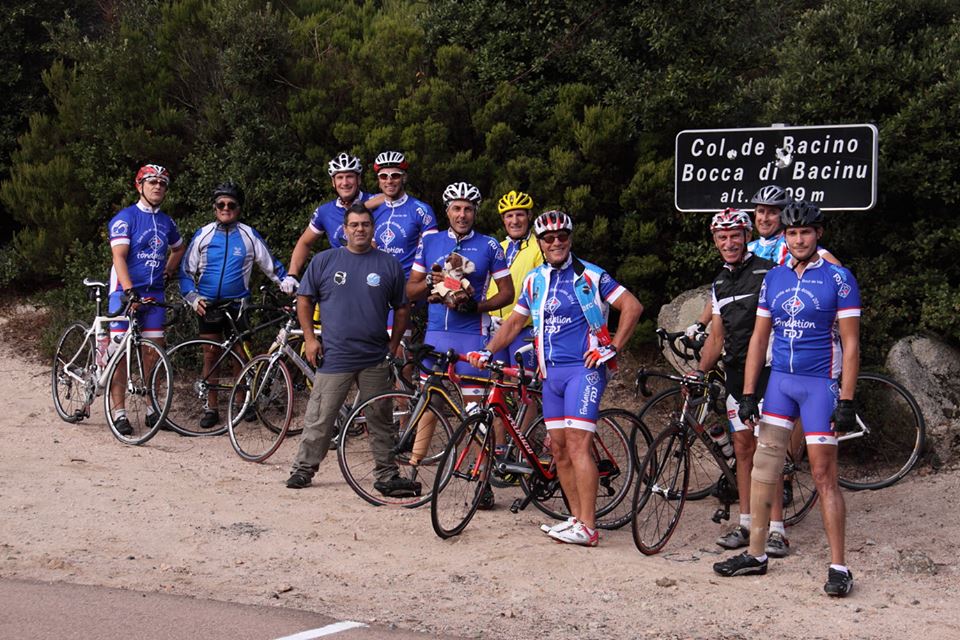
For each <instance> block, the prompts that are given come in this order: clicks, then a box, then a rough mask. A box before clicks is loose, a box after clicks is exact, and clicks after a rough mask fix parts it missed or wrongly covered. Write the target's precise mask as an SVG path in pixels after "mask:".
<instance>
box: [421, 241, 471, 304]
mask: <svg viewBox="0 0 960 640" xmlns="http://www.w3.org/2000/svg"><path fill="white" fill-rule="evenodd" d="M476 268H477V266H476V265H475V264H473V261H471V260H470V259H468V258H464V257H463V256H462V255H460V254H459V253H451V254H450V255H449V256H447V259H446V260H444V262H443V266H442V267H441V266H440V265H439V264H435V265H433V271H434V272H435V273H437V272H439V273H441V274H442V275H443V279H442V280H440V281H439V282H437V283H435V284H434V285H433V287H432V288H431V290H430V296H429V297H428V298H427V302H433V303H440V304H444V305H446V306H448V307H450V308H451V309H456V308H457V307H459V306H460V305H462V304H463V303H465V302H467V301H468V300H469V299H471V298H472V297H473V286H472V285H471V284H470V281H469V280H467V278H466V276H467V275H469V274H471V273H473V272H474V271H475V270H476Z"/></svg>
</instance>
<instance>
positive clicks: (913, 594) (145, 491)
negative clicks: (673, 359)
mask: <svg viewBox="0 0 960 640" xmlns="http://www.w3.org/2000/svg"><path fill="white" fill-rule="evenodd" d="M0 393H2V397H3V398H5V399H6V403H5V407H4V409H3V411H2V413H0V513H2V514H3V516H2V525H0V576H2V577H5V578H20V579H35V580H43V581H50V582H64V583H76V584H93V585H104V586H109V587H119V588H123V589H131V590H137V591H147V592H152V591H162V592H170V593H178V594H182V595H189V596H195V597H200V598H213V599H217V600H225V601H231V602H240V603H252V604H274V605H277V606H288V607H295V608H301V609H311V610H323V611H324V612H325V613H328V614H330V615H337V616H342V617H343V618H345V619H351V620H358V621H365V622H369V621H376V622H377V623H379V624H387V625H395V626H397V627H400V628H406V629H411V630H421V631H427V632H430V631H443V632H445V633H449V634H452V635H457V636H462V637H467V638H470V637H481V636H482V637H485V638H550V639H551V640H560V639H563V638H578V639H579V638H754V637H765V638H783V639H791V638H804V639H811V638H897V639H898V640H906V639H909V638H924V639H933V638H957V637H960V607H958V606H957V602H960V598H958V591H960V571H958V561H957V554H956V549H957V548H958V544H960V504H958V503H960V475H958V474H957V472H956V471H953V472H940V473H937V474H930V473H913V474H911V475H910V476H909V477H908V478H907V479H905V480H904V481H902V482H901V483H899V484H898V485H896V486H894V487H892V488H889V489H886V490H883V491H879V492H867V493H847V494H846V498H847V511H848V525H847V545H848V563H849V565H850V566H851V568H852V570H853V572H854V575H855V578H856V586H855V590H854V592H853V594H852V595H851V596H850V597H849V598H847V599H844V600H834V599H829V598H828V597H827V596H826V595H824V593H823V591H822V586H823V581H824V579H825V577H826V570H827V563H828V562H829V557H828V553H827V549H826V544H825V540H824V536H823V532H822V527H821V524H820V517H819V514H818V513H814V514H813V515H811V516H810V517H808V518H807V519H806V520H805V521H804V522H802V523H801V524H800V525H799V526H797V527H795V528H793V529H791V530H789V531H788V536H789V538H790V541H791V543H792V547H793V549H794V553H793V554H792V555H791V556H790V557H789V558H787V559H785V560H780V561H772V563H771V568H770V572H769V574H768V575H766V576H764V577H748V578H735V579H721V578H718V577H717V576H715V575H714V574H713V572H712V571H711V564H712V563H713V562H714V561H716V560H717V559H718V558H720V557H722V556H721V554H720V553H719V548H718V547H716V546H715V545H714V543H713V541H714V539H715V538H716V536H717V534H718V532H719V530H720V527H719V526H718V525H715V524H713V523H712V522H711V521H710V514H711V513H712V511H713V509H714V506H715V505H714V504H713V503H712V502H711V500H705V501H702V502H699V503H688V508H687V510H685V512H684V516H683V519H682V522H681V526H680V529H679V531H678V533H677V534H675V535H674V537H673V539H672V540H671V541H670V543H669V545H668V546H667V548H666V550H665V552H664V553H662V554H661V555H659V556H656V557H644V556H642V555H640V554H639V553H638V552H637V550H636V549H635V548H634V545H633V542H632V538H631V536H630V531H629V526H628V527H627V528H625V529H622V530H619V531H612V532H605V533H604V534H603V538H602V540H601V544H600V546H599V547H597V548H594V549H585V548H577V547H571V546H566V545H560V544H555V543H554V542H552V541H551V540H550V539H549V538H547V537H546V536H544V535H543V534H541V533H540V532H539V531H538V529H537V525H538V524H539V523H541V522H543V521H544V520H543V517H542V516H541V514H540V513H539V512H538V511H536V510H535V509H533V508H532V507H531V508H530V509H528V510H527V511H524V512H521V513H520V514H519V515H512V514H510V513H509V511H508V510H507V508H506V505H508V504H509V502H510V501H511V499H512V496H510V495H506V494H508V493H509V491H501V492H500V493H499V494H498V507H497V508H496V509H495V510H493V511H491V512H483V513H479V514H478V515H477V517H476V518H475V519H474V520H473V522H471V524H470V526H469V527H468V528H467V530H466V531H465V532H464V534H463V535H461V536H459V537H457V538H454V539H451V540H447V541H443V540H440V539H439V538H437V537H436V536H435V535H434V533H433V531H432V529H431V526H430V517H429V508H428V507H425V508H421V509H417V510H404V509H386V508H374V507H371V506H369V505H368V504H366V503H365V502H363V501H361V500H360V499H359V498H358V497H356V495H355V494H353V492H352V491H351V490H350V488H349V487H348V486H347V485H346V484H345V483H344V482H343V480H342V478H341V475H340V471H339V469H338V467H337V464H336V460H335V456H334V457H330V458H328V459H327V460H326V461H325V463H324V464H323V465H322V468H321V472H320V474H319V475H318V476H317V478H316V479H315V482H314V485H313V486H312V487H310V488H308V489H305V490H302V491H292V490H289V489H286V488H285V487H284V485H283V482H284V480H285V479H286V477H287V475H288V468H289V464H290V462H291V460H292V459H293V454H294V448H295V446H296V443H295V442H288V443H286V444H285V445H284V447H283V448H282V449H281V450H280V451H279V452H278V453H277V454H276V455H275V456H274V457H273V458H271V459H270V460H269V461H268V463H266V464H263V465H256V464H251V463H248V462H244V461H243V460H241V459H240V458H239V457H237V456H236V455H235V454H234V453H233V451H232V449H231V448H230V444H229V442H228V440H227V439H226V438H208V439H189V438H182V437H179V436H177V435H175V434H173V433H166V432H161V433H160V434H158V436H157V437H156V438H154V439H153V440H152V441H150V442H149V443H148V444H147V445H145V446H143V447H128V446H124V445H122V444H120V443H118V442H117V441H116V440H115V439H114V438H113V437H112V436H111V435H110V433H109V430H108V429H107V427H106V423H105V421H104V419H103V415H102V411H103V409H102V403H101V402H99V401H98V402H97V404H95V405H94V412H93V417H92V418H91V419H90V420H89V421H87V422H84V423H82V424H80V425H69V424H66V423H63V422H61V421H60V420H59V419H58V418H57V416H56V413H55V412H54V410H53V407H52V402H51V399H50V381H49V367H45V366H43V365H39V364H36V363H34V362H32V361H28V360H27V359H25V358H24V357H23V356H21V355H18V353H16V352H15V351H14V348H13V346H12V345H11V344H10V343H2V344H0ZM634 408H635V405H634Z"/></svg>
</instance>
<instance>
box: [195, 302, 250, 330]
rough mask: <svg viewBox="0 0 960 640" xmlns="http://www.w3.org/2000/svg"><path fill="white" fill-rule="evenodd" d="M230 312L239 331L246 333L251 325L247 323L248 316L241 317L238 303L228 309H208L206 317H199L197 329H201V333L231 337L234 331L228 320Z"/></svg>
mask: <svg viewBox="0 0 960 640" xmlns="http://www.w3.org/2000/svg"><path fill="white" fill-rule="evenodd" d="M211 306H213V305H211ZM228 311H229V312H230V315H231V316H233V319H234V322H235V323H236V325H237V331H246V330H247V329H249V328H250V324H249V323H248V322H247V314H246V313H244V314H243V315H240V303H239V302H237V303H234V304H231V305H229V306H227V307H220V308H214V309H210V308H208V309H207V312H206V314H205V315H202V316H197V327H198V328H199V329H200V333H201V334H217V335H221V336H222V335H229V334H230V333H231V332H232V329H231V328H230V320H228V319H227V312H228Z"/></svg>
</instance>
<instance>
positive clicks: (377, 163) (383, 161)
mask: <svg viewBox="0 0 960 640" xmlns="http://www.w3.org/2000/svg"><path fill="white" fill-rule="evenodd" d="M407 166H408V165H407V159H406V158H405V157H403V154H402V153H400V152H399V151H384V152H383V153H381V154H380V155H378V156H377V158H376V160H374V161H373V170H374V171H375V172H379V171H380V169H389V168H391V167H396V168H397V169H400V170H401V171H406V170H407Z"/></svg>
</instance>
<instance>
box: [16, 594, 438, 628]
mask: <svg viewBox="0 0 960 640" xmlns="http://www.w3.org/2000/svg"><path fill="white" fill-rule="evenodd" d="M0 603H2V605H0V638H17V639H18V640H34V639H37V640H39V639H41V638H43V639H49V638H57V640H73V639H77V640H81V639H82V640H89V639H92V638H96V639H97V640H130V639H131V638H135V639H137V640H140V639H149V640H184V639H187V638H189V639H191V640H192V639H198V640H199V639H202V640H221V639H222V640H312V639H313V638H330V639H331V640H371V639H374V638H387V639H389V640H414V639H417V640H424V639H425V638H431V639H432V638H444V640H455V639H454V638H453V636H432V635H428V634H422V633H413V632H409V631H401V630H396V629H388V628H385V627H377V626H368V625H366V624H362V623H359V622H355V621H350V620H337V619H334V618H331V617H330V616H325V615H323V614H321V613H315V612H311V611H301V610H298V609H285V608H282V607H262V606H253V605H241V604H233V603H229V602H219V601H216V600H198V599H195V598H187V597H184V596H176V595H168V594H163V593H141V592H137V591H125V590H122V589H108V588H105V587H94V586H84V585H73V584H65V583H43V582H24V581H18V580H0Z"/></svg>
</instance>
